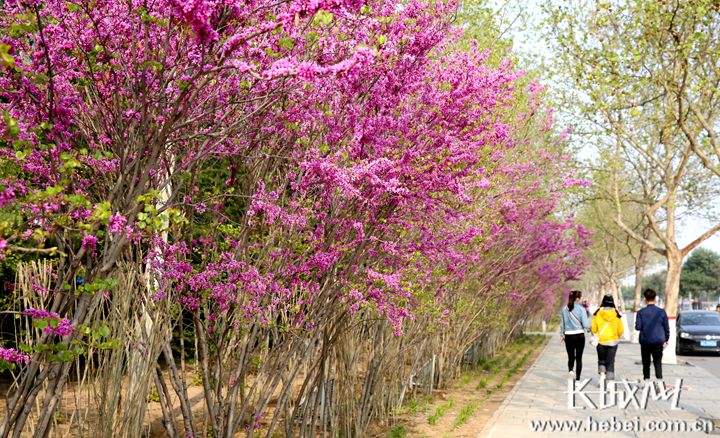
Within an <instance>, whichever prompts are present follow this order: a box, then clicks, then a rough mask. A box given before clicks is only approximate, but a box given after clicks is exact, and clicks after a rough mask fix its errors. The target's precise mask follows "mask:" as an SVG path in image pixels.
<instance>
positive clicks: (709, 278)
mask: <svg viewBox="0 0 720 438" xmlns="http://www.w3.org/2000/svg"><path fill="white" fill-rule="evenodd" d="M680 292H681V293H682V295H683V296H686V295H687V294H688V293H698V292H708V293H712V294H717V293H720V254H718V253H716V252H714V251H711V250H709V249H705V248H698V249H696V250H695V251H693V252H692V254H690V257H688V259H687V260H685V264H684V265H683V271H682V275H681V276H680Z"/></svg>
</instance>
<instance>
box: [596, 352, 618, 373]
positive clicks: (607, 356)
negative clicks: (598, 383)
mask: <svg viewBox="0 0 720 438" xmlns="http://www.w3.org/2000/svg"><path fill="white" fill-rule="evenodd" d="M617 349H618V346H617V345H602V344H601V345H598V346H597V354H598V371H599V372H601V373H602V372H605V373H607V374H606V375H607V378H608V379H611V380H612V379H613V378H614V377H615V354H616V353H617Z"/></svg>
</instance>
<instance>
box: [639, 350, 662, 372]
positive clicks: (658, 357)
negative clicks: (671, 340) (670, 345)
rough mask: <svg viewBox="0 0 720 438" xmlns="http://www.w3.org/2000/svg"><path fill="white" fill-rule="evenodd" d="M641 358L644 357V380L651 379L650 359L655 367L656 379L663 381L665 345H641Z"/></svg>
mask: <svg viewBox="0 0 720 438" xmlns="http://www.w3.org/2000/svg"><path fill="white" fill-rule="evenodd" d="M640 356H642V364H643V378H644V379H645V380H647V379H649V378H650V359H651V358H652V362H653V365H655V377H657V378H658V379H662V378H663V376H662V356H663V344H640Z"/></svg>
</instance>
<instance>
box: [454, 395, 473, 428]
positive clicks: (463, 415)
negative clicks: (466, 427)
mask: <svg viewBox="0 0 720 438" xmlns="http://www.w3.org/2000/svg"><path fill="white" fill-rule="evenodd" d="M478 406H480V400H473V401H471V402H470V403H468V404H467V405H465V406H463V407H462V409H460V413H459V414H458V416H457V418H456V419H455V421H453V429H457V428H458V427H460V426H462V425H463V424H465V423H467V421H468V420H469V419H470V417H471V416H472V414H473V412H475V409H477V407H478Z"/></svg>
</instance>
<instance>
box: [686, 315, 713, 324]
mask: <svg viewBox="0 0 720 438" xmlns="http://www.w3.org/2000/svg"><path fill="white" fill-rule="evenodd" d="M682 325H720V315H715V314H712V313H704V314H699V315H683V316H682Z"/></svg>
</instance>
